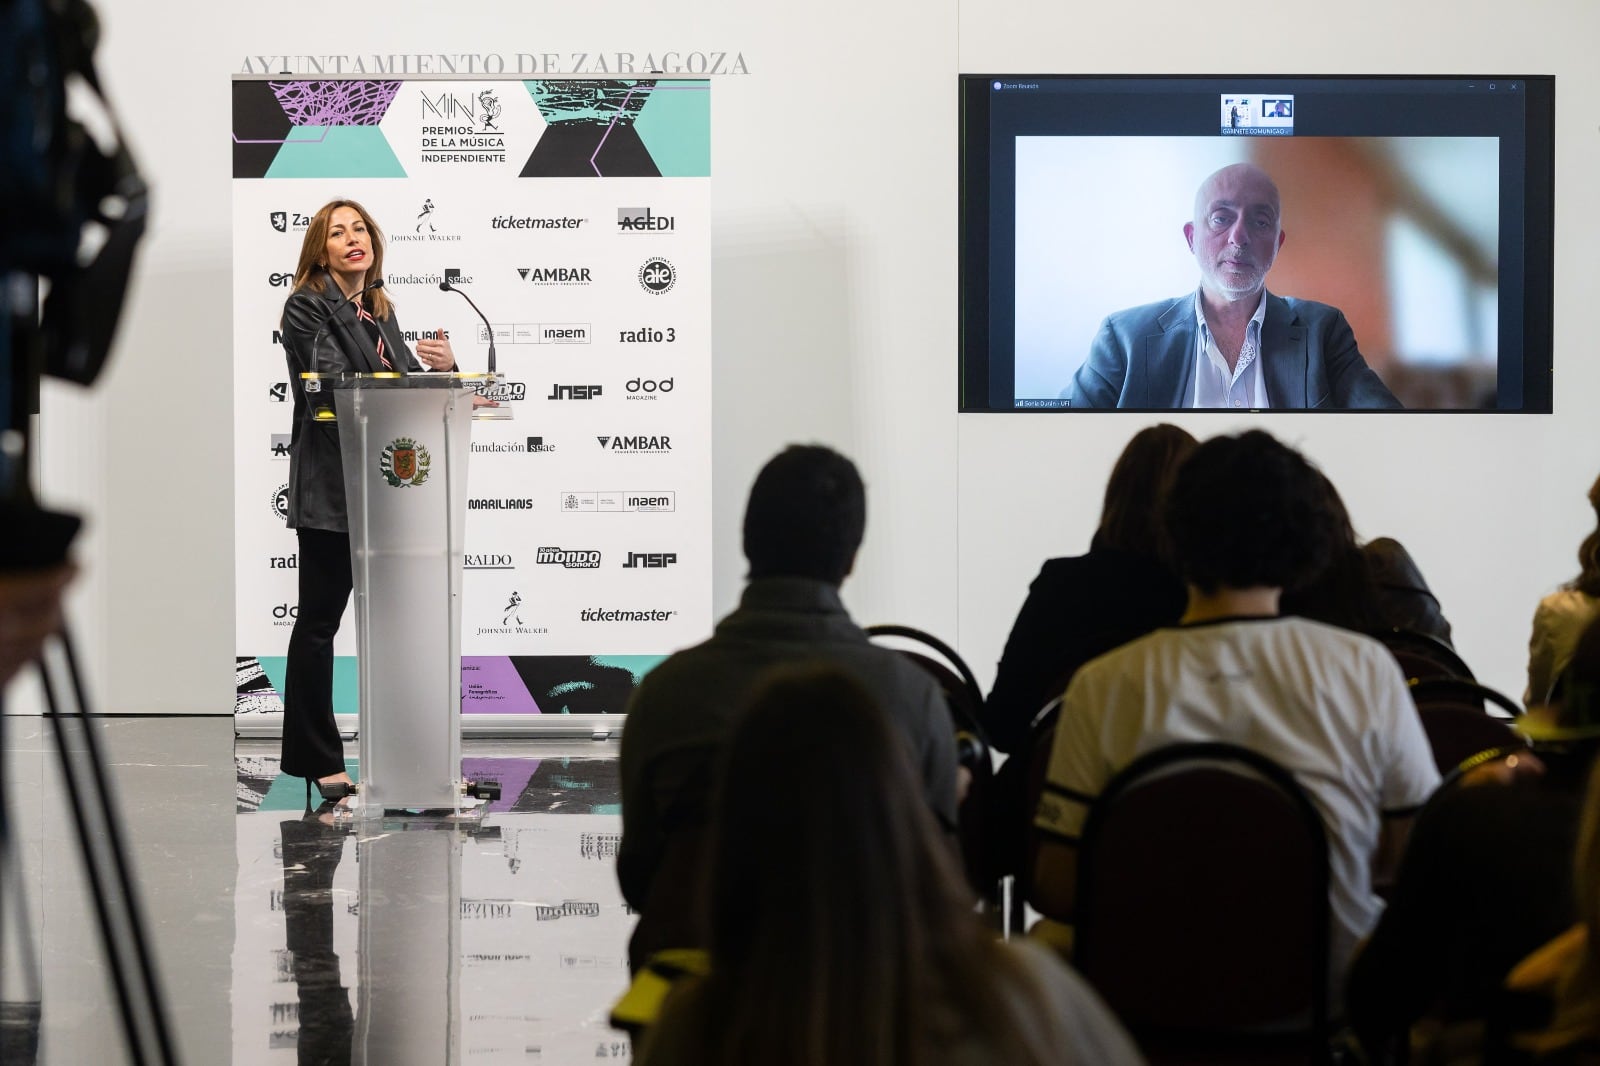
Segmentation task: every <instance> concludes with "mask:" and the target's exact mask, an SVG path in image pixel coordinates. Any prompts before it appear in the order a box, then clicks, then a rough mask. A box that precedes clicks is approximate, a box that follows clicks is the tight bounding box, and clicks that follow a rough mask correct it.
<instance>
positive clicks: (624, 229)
mask: <svg viewBox="0 0 1600 1066" xmlns="http://www.w3.org/2000/svg"><path fill="white" fill-rule="evenodd" d="M675 228H677V219H675V218H674V217H673V216H672V215H658V214H655V213H654V212H652V211H651V210H650V209H649V208H648V207H619V208H617V232H618V233H670V232H672V231H673V230H674V229H675Z"/></svg>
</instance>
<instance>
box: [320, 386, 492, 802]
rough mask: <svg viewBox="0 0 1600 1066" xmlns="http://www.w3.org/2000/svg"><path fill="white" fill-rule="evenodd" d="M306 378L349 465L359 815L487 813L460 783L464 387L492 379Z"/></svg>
mask: <svg viewBox="0 0 1600 1066" xmlns="http://www.w3.org/2000/svg"><path fill="white" fill-rule="evenodd" d="M305 378H306V391H307V393H308V396H307V400H308V402H310V403H311V404H312V405H313V407H318V406H320V407H321V410H319V411H318V412H317V418H318V420H321V421H326V420H329V419H330V418H331V416H332V415H333V413H334V412H337V423H338V427H339V450H340V454H341V457H342V459H343V462H344V485H345V506H346V511H347V513H348V516H349V523H350V565H351V571H352V575H353V578H354V586H355V616H356V657H357V667H356V670H357V678H358V683H359V687H360V707H359V713H360V718H359V722H360V758H361V785H360V788H359V791H358V792H357V794H356V797H355V800H354V803H353V807H352V809H353V812H354V813H355V814H357V815H363V816H367V815H378V814H381V813H382V812H383V811H384V810H386V809H388V810H431V811H439V810H449V811H453V812H455V814H456V815H458V816H461V815H472V814H478V815H481V814H482V811H483V809H484V808H483V807H482V805H481V803H480V801H478V800H476V799H474V798H470V797H469V796H468V795H467V790H468V783H467V782H463V781H462V779H461V570H462V564H463V561H464V556H463V539H464V532H465V526H466V517H467V507H466V504H467V497H466V487H467V459H468V456H469V454H470V450H471V426H472V399H471V395H470V392H469V391H468V387H469V386H472V387H475V386H478V385H481V384H482V383H483V380H484V376H483V375H481V374H437V373H430V374H394V373H389V374H338V375H328V374H323V375H320V376H318V375H312V374H307V375H305ZM319 392H320V393H322V395H321V396H320V397H318V396H317V395H316V394H317V393H319ZM329 392H331V393H332V397H333V408H332V409H331V410H329V409H328V408H327V406H326V405H327V395H328V393H329Z"/></svg>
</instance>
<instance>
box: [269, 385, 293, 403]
mask: <svg viewBox="0 0 1600 1066" xmlns="http://www.w3.org/2000/svg"><path fill="white" fill-rule="evenodd" d="M267 399H269V400H271V401H272V402H273V403H285V402H287V401H288V399H289V383H288V382H287V381H275V382H273V383H272V387H271V388H269V389H268V390H267Z"/></svg>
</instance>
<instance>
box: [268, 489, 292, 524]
mask: <svg viewBox="0 0 1600 1066" xmlns="http://www.w3.org/2000/svg"><path fill="white" fill-rule="evenodd" d="M272 513H273V514H275V515H277V516H278V520H279V521H280V522H287V521H288V520H289V483H288V482H287V481H286V482H284V483H283V484H282V485H279V486H278V491H277V492H274V493H273V494H272Z"/></svg>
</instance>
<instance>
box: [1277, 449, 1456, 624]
mask: <svg viewBox="0 0 1600 1066" xmlns="http://www.w3.org/2000/svg"><path fill="white" fill-rule="evenodd" d="M1317 481H1318V483H1319V485H1320V486H1321V490H1322V491H1323V492H1324V493H1326V494H1327V505H1328V507H1329V509H1330V510H1331V511H1332V513H1333V514H1334V515H1335V516H1336V517H1335V521H1334V528H1333V532H1334V535H1335V538H1336V540H1335V544H1334V546H1333V550H1332V552H1331V554H1330V556H1329V559H1328V563H1327V565H1326V566H1324V567H1323V568H1322V569H1321V570H1320V571H1319V572H1318V573H1317V574H1316V575H1314V576H1313V577H1312V578H1311V579H1310V580H1308V581H1307V582H1306V583H1305V584H1304V585H1302V586H1301V587H1300V588H1297V589H1293V590H1285V591H1284V594H1283V600H1282V602H1281V603H1280V604H1279V609H1280V610H1281V611H1282V613H1284V614H1293V615H1299V616H1300V617H1301V618H1310V619H1312V620H1314V621H1317V622H1326V623H1328V624H1329V625H1331V626H1339V627H1340V628H1343V629H1350V630H1354V631H1355V632H1357V633H1370V634H1374V635H1377V634H1381V633H1386V632H1388V631H1389V630H1391V629H1407V630H1411V631H1413V632H1416V633H1426V634H1428V635H1429V636H1431V637H1438V638H1439V639H1440V640H1442V641H1444V642H1445V643H1446V644H1448V643H1450V623H1449V622H1448V621H1446V620H1445V617H1444V612H1443V611H1441V610H1440V609H1439V601H1438V600H1437V599H1435V598H1434V595H1433V592H1432V590H1430V589H1429V588H1428V583H1427V581H1425V580H1423V577H1422V571H1421V570H1419V569H1417V564H1416V563H1415V562H1414V561H1413V560H1412V558H1411V555H1410V553H1409V552H1407V551H1406V549H1405V546H1404V545H1402V544H1401V543H1400V542H1399V541H1397V540H1394V539H1393V538H1391V537H1379V538H1377V539H1376V540H1371V541H1368V542H1367V543H1366V544H1362V543H1361V542H1360V541H1358V540H1357V539H1356V531H1355V529H1354V528H1353V527H1352V526H1351V524H1350V512H1349V511H1347V510H1345V506H1344V500H1343V499H1342V498H1341V497H1340V496H1339V490H1338V489H1336V488H1334V487H1333V482H1331V481H1329V480H1328V478H1327V477H1326V476H1325V475H1324V474H1322V473H1321V472H1320V471H1319V472H1318V473H1317Z"/></svg>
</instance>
